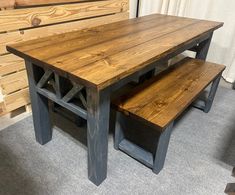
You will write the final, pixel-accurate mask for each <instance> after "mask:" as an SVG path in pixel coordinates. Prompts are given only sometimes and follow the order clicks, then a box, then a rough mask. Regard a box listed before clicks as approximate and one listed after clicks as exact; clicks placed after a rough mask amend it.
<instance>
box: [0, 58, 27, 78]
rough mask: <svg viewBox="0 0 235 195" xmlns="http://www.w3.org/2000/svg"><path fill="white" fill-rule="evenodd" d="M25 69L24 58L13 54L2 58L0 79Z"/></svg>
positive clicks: (0, 60) (0, 59) (0, 61)
mask: <svg viewBox="0 0 235 195" xmlns="http://www.w3.org/2000/svg"><path fill="white" fill-rule="evenodd" d="M24 69H25V63H24V60H23V59H22V58H19V57H18V56H15V55H13V54H8V55H4V56H0V77H2V76H4V75H7V74H10V73H14V72H17V71H20V70H24Z"/></svg>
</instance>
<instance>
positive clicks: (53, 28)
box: [0, 12, 129, 55]
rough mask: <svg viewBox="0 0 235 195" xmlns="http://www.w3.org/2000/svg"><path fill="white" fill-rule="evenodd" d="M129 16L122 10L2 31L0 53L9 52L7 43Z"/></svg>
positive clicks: (106, 22) (83, 27)
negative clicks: (70, 20) (103, 14)
mask: <svg viewBox="0 0 235 195" xmlns="http://www.w3.org/2000/svg"><path fill="white" fill-rule="evenodd" d="M128 18H129V13H128V12H122V13H117V14H112V15H107V16H101V17H96V18H91V19H86V20H79V21H73V22H67V23H62V24H57V25H50V26H44V27H41V28H33V29H27V30H17V31H13V32H7V33H2V34H1V33H0V55H1V54H5V53H7V51H6V45H7V44H14V43H19V42H22V41H28V40H33V39H38V38H43V37H47V36H50V35H56V34H61V33H66V32H72V31H77V30H82V29H85V28H89V27H94V26H99V25H103V24H109V23H112V22H117V21H121V20H126V19H128Z"/></svg>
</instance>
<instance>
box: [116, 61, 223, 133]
mask: <svg viewBox="0 0 235 195" xmlns="http://www.w3.org/2000/svg"><path fill="white" fill-rule="evenodd" d="M224 69H225V66H223V65H218V64H214V63H209V62H204V61H202V60H198V59H191V58H185V59H184V60H182V61H180V62H179V63H177V64H176V65H175V66H173V67H171V68H170V69H168V70H166V71H165V72H163V73H162V74H160V75H157V76H155V77H154V78H153V79H151V80H149V81H147V82H145V83H144V84H142V85H140V86H138V87H136V88H135V89H133V91H131V92H130V93H129V94H128V95H125V96H122V97H120V98H119V99H118V100H116V101H114V105H116V107H117V108H118V110H120V111H122V112H124V113H125V114H126V115H132V116H134V117H137V118H139V119H141V120H146V121H149V122H151V123H152V124H154V125H156V126H158V127H160V128H161V129H164V128H165V127H166V126H167V125H168V124H170V123H171V122H172V121H174V120H175V119H176V118H177V116H179V115H180V114H181V113H182V112H183V111H184V110H185V109H186V108H187V107H188V106H189V105H190V104H191V103H192V102H193V101H194V100H195V99H196V98H197V97H198V95H199V94H200V93H201V92H202V91H203V90H204V89H205V88H206V87H207V86H208V84H210V83H211V82H212V81H213V80H214V79H215V78H216V77H217V76H218V75H219V74H220V73H221V72H223V70H224Z"/></svg>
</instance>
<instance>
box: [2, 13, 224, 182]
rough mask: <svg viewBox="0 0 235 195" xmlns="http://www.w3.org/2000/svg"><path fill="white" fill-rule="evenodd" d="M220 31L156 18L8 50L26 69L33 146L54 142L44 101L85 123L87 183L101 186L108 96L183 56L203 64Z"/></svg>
mask: <svg viewBox="0 0 235 195" xmlns="http://www.w3.org/2000/svg"><path fill="white" fill-rule="evenodd" d="M222 25H223V23H219V22H212V21H205V20H196V19H190V18H183V17H174V16H166V15H160V14H154V15H149V16H145V17H140V18H137V19H129V20H124V21H120V22H116V23H111V24H107V25H102V26H98V27H94V28H87V29H84V30H80V31H75V32H70V33H65V34H59V35H54V36H50V37H46V38H41V39H37V40H32V41H27V42H23V43H18V44H14V45H9V46H7V50H8V51H9V52H11V53H13V54H15V55H17V56H20V57H22V58H24V60H25V63H26V69H27V74H28V79H29V89H30V96H31V103H32V112H33V121H34V129H35V134H36V140H37V141H38V142H39V143H40V144H45V143H47V142H48V141H50V140H51V139H52V130H51V124H50V117H49V111H48V99H50V100H52V101H53V102H55V103H57V104H59V105H61V106H63V107H65V108H67V109H68V110H70V111H72V112H74V113H75V114H76V115H78V116H79V117H81V118H84V119H86V120H87V143H88V177H89V179H90V180H91V181H92V182H93V183H94V184H96V185H99V184H101V183H102V181H103V180H104V179H105V178H106V175H107V151H108V129H109V115H110V95H111V93H113V91H115V90H117V89H118V88H120V87H122V86H123V85H125V84H127V83H128V82H130V81H132V80H133V79H137V78H139V77H140V76H141V75H144V74H145V73H148V72H150V71H151V70H153V69H154V68H155V67H156V66H158V65H159V64H161V63H163V62H165V61H166V60H168V59H170V58H172V57H174V56H176V55H178V54H180V53H182V52H184V51H185V50H192V51H195V52H196V58H200V59H206V56H207V52H208V49H209V45H210V42H211V38H212V35H213V31H214V30H216V29H218V28H219V27H221V26H222ZM50 86H52V87H50ZM84 91H85V92H84Z"/></svg>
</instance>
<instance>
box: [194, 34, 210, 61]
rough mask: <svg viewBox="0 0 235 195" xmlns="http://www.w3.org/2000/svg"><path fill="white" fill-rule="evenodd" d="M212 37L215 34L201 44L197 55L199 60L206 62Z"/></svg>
mask: <svg viewBox="0 0 235 195" xmlns="http://www.w3.org/2000/svg"><path fill="white" fill-rule="evenodd" d="M212 36H213V34H211V36H210V37H209V38H208V39H206V40H205V41H203V42H201V43H200V44H199V46H198V49H197V53H196V58H197V59H201V60H206V57H207V54H208V51H209V48H210V44H211V39H212Z"/></svg>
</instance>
